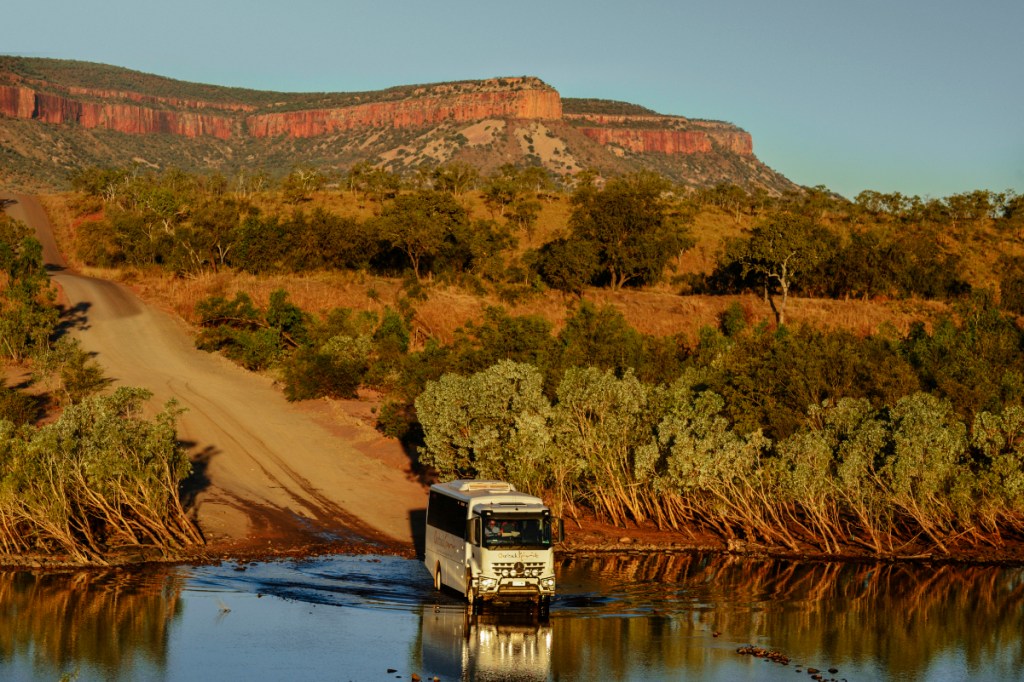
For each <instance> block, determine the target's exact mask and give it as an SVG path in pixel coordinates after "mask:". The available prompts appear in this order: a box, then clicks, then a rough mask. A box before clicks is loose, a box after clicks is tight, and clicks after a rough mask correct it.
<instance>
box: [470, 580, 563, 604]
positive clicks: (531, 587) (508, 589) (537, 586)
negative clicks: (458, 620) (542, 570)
mask: <svg viewBox="0 0 1024 682" xmlns="http://www.w3.org/2000/svg"><path fill="white" fill-rule="evenodd" d="M477 588H478V589H477V594H478V595H479V597H480V598H481V599H484V600H492V599H508V600H518V599H523V600H535V599H538V598H540V597H551V596H553V595H554V594H555V579H554V577H550V578H487V577H482V578H480V579H479V581H478V583H477Z"/></svg>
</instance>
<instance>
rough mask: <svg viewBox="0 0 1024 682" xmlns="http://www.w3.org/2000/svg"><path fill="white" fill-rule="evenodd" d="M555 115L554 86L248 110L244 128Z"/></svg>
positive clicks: (339, 127)
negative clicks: (333, 105)
mask: <svg viewBox="0 0 1024 682" xmlns="http://www.w3.org/2000/svg"><path fill="white" fill-rule="evenodd" d="M561 117H562V100H561V98H560V97H559V95H558V93H557V92H556V91H554V90H551V89H524V90H504V91H502V90H496V91H489V92H465V93H460V94H454V95H442V96H433V97H431V96H428V97H415V98H412V99H405V100H399V101H394V102H374V103H367V104H356V105H353V106H349V107H342V108H338V109H312V110H305V111H289V112H282V113H271V114H254V115H252V116H249V117H247V118H246V128H247V130H248V132H249V134H250V135H252V136H253V137H277V136H279V135H285V136H288V137H315V136H317V135H325V134H328V133H336V132H343V131H346V130H352V129H355V128H382V127H387V128H416V127H423V126H428V125H436V124H438V123H442V122H444V121H456V122H460V121H477V120H480V119H484V118H523V119H542V120H558V119H560V118H561Z"/></svg>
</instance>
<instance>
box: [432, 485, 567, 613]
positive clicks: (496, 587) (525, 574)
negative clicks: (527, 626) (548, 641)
mask: <svg viewBox="0 0 1024 682" xmlns="http://www.w3.org/2000/svg"><path fill="white" fill-rule="evenodd" d="M562 536H563V525H562V522H561V520H560V519H554V518H552V516H551V510H550V509H548V508H547V507H546V506H545V505H544V502H542V501H541V500H540V498H537V497H533V496H532V495H526V494H525V493H520V492H517V491H516V489H515V488H514V487H513V486H512V485H511V484H509V483H505V482H503V481H475V480H461V481H450V482H448V483H436V484H434V485H432V486H431V487H430V499H429V501H428V502H427V533H426V542H425V547H424V552H423V555H424V558H423V563H424V564H425V565H426V567H427V570H428V571H430V574H431V575H432V576H433V577H434V587H435V588H436V589H438V590H440V589H441V588H442V587H443V586H445V585H447V586H448V587H450V588H452V589H454V590H456V591H458V592H461V593H462V594H464V595H466V600H467V601H468V602H469V603H470V604H475V603H476V602H477V601H499V602H505V601H514V600H530V601H534V602H536V603H538V604H539V605H541V606H547V605H548V604H549V603H550V601H551V596H552V595H553V594H554V593H555V560H554V554H555V553H554V544H555V543H556V542H561V540H562Z"/></svg>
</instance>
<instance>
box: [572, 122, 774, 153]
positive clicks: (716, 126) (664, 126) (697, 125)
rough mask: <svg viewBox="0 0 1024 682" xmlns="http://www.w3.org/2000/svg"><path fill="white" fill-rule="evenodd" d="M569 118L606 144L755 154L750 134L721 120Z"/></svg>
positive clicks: (635, 148)
mask: <svg viewBox="0 0 1024 682" xmlns="http://www.w3.org/2000/svg"><path fill="white" fill-rule="evenodd" d="M565 119H566V120H567V121H570V122H574V123H576V124H577V125H578V126H579V128H578V129H579V131H580V132H581V133H583V134H584V135H586V136H587V137H589V138H590V139H592V140H595V141H597V142H599V143H601V144H603V145H616V146H619V147H622V148H623V149H626V150H629V151H631V152H635V153H638V154H643V153H652V152H654V153H660V154H706V153H710V152H713V151H715V150H716V149H718V150H720V151H727V152H731V153H733V154H739V155H741V156H753V154H754V144H753V140H752V139H751V137H750V133H747V132H746V131H743V130H740V129H738V128H735V127H734V126H730V125H728V124H726V123H720V122H717V121H693V120H690V119H687V118H683V117H681V116H633V115H614V114H567V115H566V116H565Z"/></svg>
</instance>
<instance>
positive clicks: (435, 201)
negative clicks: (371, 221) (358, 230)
mask: <svg viewBox="0 0 1024 682" xmlns="http://www.w3.org/2000/svg"><path fill="white" fill-rule="evenodd" d="M466 221H467V217H466V210H465V209H464V208H463V207H462V206H460V205H459V204H458V202H456V201H455V199H454V198H453V197H452V196H451V195H448V194H444V193H442V192H436V191H425V192H416V193H413V194H403V195H402V196H399V197H396V198H395V201H394V203H393V204H392V205H391V206H388V207H387V208H385V209H384V212H383V214H382V215H381V217H380V219H379V222H378V225H379V227H380V234H381V236H382V237H383V238H384V239H386V240H387V241H389V242H390V243H391V244H392V246H394V247H395V248H396V249H399V250H400V251H402V252H403V253H405V255H406V256H407V257H408V258H409V262H410V264H411V265H412V269H413V272H414V273H415V275H416V279H417V280H421V279H422V276H423V268H424V264H425V261H427V260H428V259H430V258H432V257H433V256H435V255H436V254H437V253H438V252H439V251H440V249H441V247H442V246H443V245H444V240H445V236H446V235H448V234H449V233H451V232H453V231H455V230H456V229H457V228H458V227H459V226H461V225H464V224H465V223H466Z"/></svg>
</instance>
